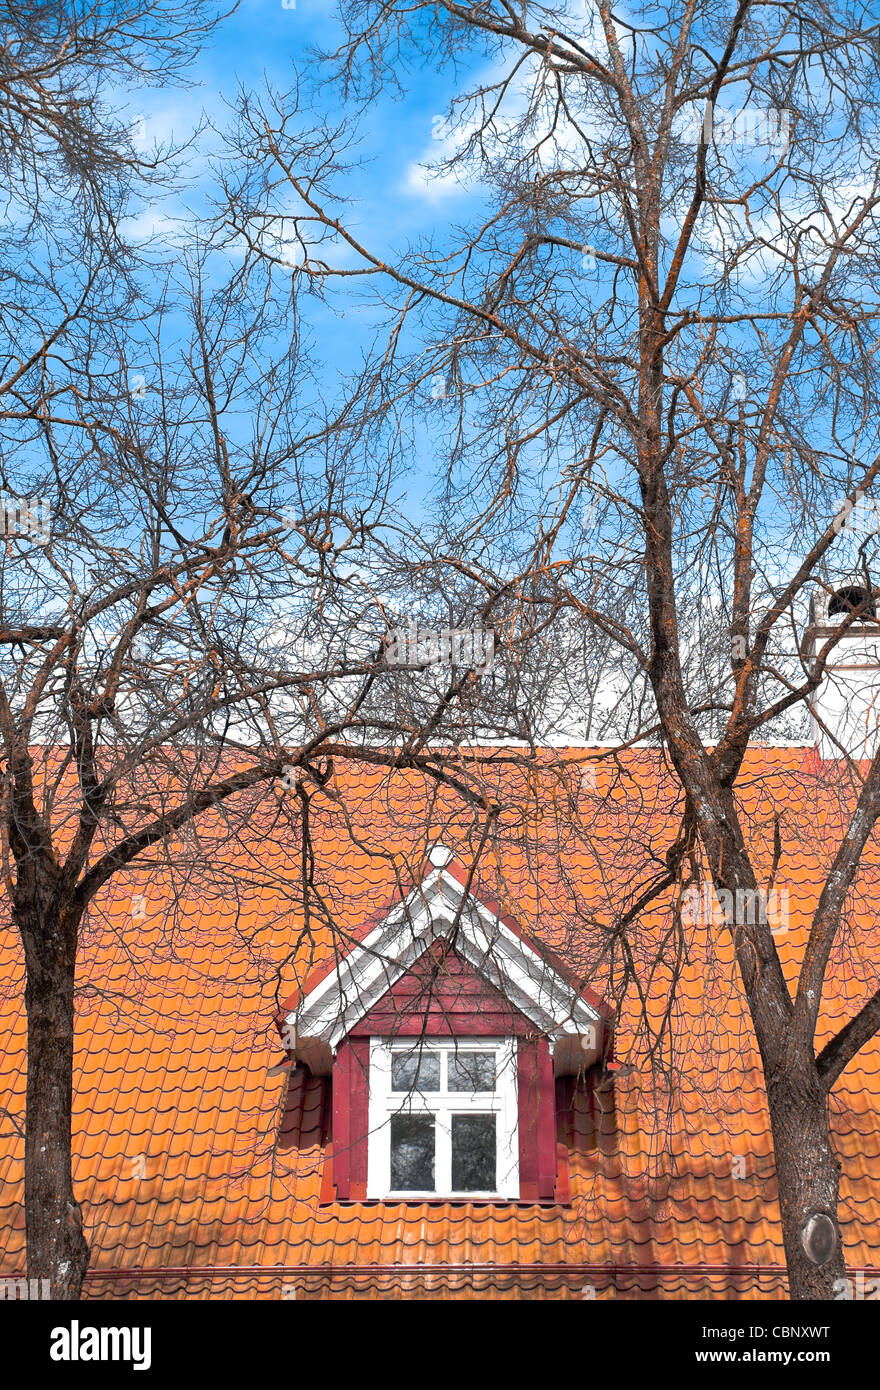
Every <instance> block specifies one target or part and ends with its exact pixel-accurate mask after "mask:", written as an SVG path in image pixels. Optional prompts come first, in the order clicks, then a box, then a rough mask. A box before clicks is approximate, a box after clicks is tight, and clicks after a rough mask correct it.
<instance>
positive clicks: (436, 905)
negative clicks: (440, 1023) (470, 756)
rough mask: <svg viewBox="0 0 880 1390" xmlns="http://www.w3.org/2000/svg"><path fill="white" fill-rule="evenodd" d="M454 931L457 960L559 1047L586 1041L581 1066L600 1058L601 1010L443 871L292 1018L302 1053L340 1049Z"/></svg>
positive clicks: (289, 1024)
mask: <svg viewBox="0 0 880 1390" xmlns="http://www.w3.org/2000/svg"><path fill="white" fill-rule="evenodd" d="M453 931H454V933H455V950H456V952H457V953H458V955H460V956H461V957H462V959H463V960H465V961H467V963H468V964H469V965H470V966H471V968H472V969H473V970H474V971H475V973H476V974H478V975H479V976H481V977H482V978H483V979H484V980H486V981H487V982H488V983H489V984H491V985H493V986H494V987H495V988H496V989H497V990H499V991H500V993H501V994H502V995H503V996H504V998H505V999H507V1000H508V1002H509V1003H510V1004H512V1005H513V1006H514V1007H515V1008H517V1009H518V1010H519V1011H520V1013H522V1014H524V1015H525V1017H526V1018H528V1019H530V1020H531V1022H533V1023H534V1024H535V1026H536V1028H537V1030H538V1031H539V1032H541V1033H545V1034H547V1035H548V1036H549V1037H550V1039H551V1042H552V1043H556V1042H559V1041H561V1040H562V1039H570V1040H571V1041H572V1042H574V1041H575V1040H577V1039H580V1045H579V1046H578V1047H577V1049H576V1053H577V1056H578V1060H579V1062H580V1064H581V1065H584V1064H586V1065H589V1064H590V1062H591V1061H593V1060H594V1059H595V1057H596V1056H597V1055H598V1054H599V1052H600V1049H601V1040H602V1019H601V1015H600V1014H599V1012H598V1010H597V1009H596V1008H594V1006H593V1005H592V1004H590V1003H588V1002H587V1000H586V999H584V998H583V997H582V996H581V995H580V994H578V992H577V990H576V989H575V988H574V987H573V986H572V984H571V983H570V982H569V981H568V980H566V979H564V977H563V976H561V975H560V974H559V973H558V972H557V971H555V970H554V969H553V968H552V966H550V965H549V964H548V963H547V961H546V960H544V958H543V957H542V956H540V955H539V954H538V952H537V951H535V950H533V948H532V947H531V946H529V945H528V944H527V943H526V942H525V941H522V940H521V939H520V938H519V937H518V936H517V935H516V934H515V933H514V932H512V931H511V930H510V928H509V927H506V926H505V925H504V923H503V922H502V921H501V919H500V918H499V917H498V916H496V915H495V914H493V913H492V912H490V911H489V910H488V909H487V908H486V907H485V906H484V905H483V904H482V903H480V902H479V901H478V900H477V899H476V898H475V897H474V896H473V895H472V894H466V893H465V891H464V888H463V887H462V885H461V884H460V883H459V882H458V881H457V879H455V878H454V877H453V876H452V874H449V873H447V872H446V870H445V868H443V867H437V868H435V869H434V870H433V871H432V872H431V873H430V874H428V876H427V878H426V879H425V880H424V882H423V883H421V884H420V885H419V886H418V887H417V888H415V889H413V891H412V892H411V893H410V895H409V897H408V898H407V899H406V901H405V902H403V903H400V904H398V906H397V907H395V908H394V909H393V910H392V911H391V912H389V914H388V916H387V917H386V918H385V919H384V920H383V921H382V922H380V923H379V925H378V926H377V927H374V928H373V930H372V931H371V932H370V933H369V935H368V936H367V937H366V938H365V939H364V940H363V941H362V942H360V943H359V944H358V945H357V946H355V947H354V948H353V949H352V950H351V952H350V953H349V954H348V955H347V956H345V957H344V958H343V959H341V960H340V961H339V962H338V963H337V965H336V967H335V969H334V970H333V971H331V972H330V973H329V974H328V975H326V976H325V977H324V979H323V980H321V981H320V982H319V983H318V984H317V985H315V987H314V989H313V990H311V991H310V993H309V994H308V995H307V996H306V997H305V998H304V999H303V1000H301V1002H300V1004H299V1005H298V1007H297V1008H296V1009H294V1010H292V1011H291V1012H290V1013H289V1014H288V1015H287V1017H286V1019H285V1025H286V1033H287V1036H288V1037H294V1036H295V1038H296V1051H297V1053H298V1054H300V1055H302V1056H303V1059H304V1060H308V1054H309V1052H312V1054H314V1052H315V1044H316V1043H323V1044H324V1046H325V1047H327V1048H330V1049H333V1050H335V1049H336V1047H337V1046H338V1045H339V1043H340V1042H341V1041H342V1039H343V1038H344V1037H345V1036H346V1035H347V1034H348V1033H350V1032H351V1030H352V1028H353V1027H354V1026H355V1024H356V1023H357V1022H358V1021H359V1020H360V1019H361V1018H363V1017H364V1015H365V1014H367V1013H369V1011H370V1010H371V1009H372V1008H373V1007H374V1005H375V1004H377V1003H378V1001H379V1000H380V999H381V998H382V996H383V995H384V994H385V993H387V991H388V990H389V989H390V988H391V987H392V986H393V985H394V984H395V983H396V982H397V981H398V980H399V979H400V977H401V976H402V975H403V974H404V973H405V972H406V971H407V970H409V969H410V968H411V967H412V966H413V965H414V964H415V962H416V961H417V960H418V959H419V957H420V956H421V955H422V954H423V953H424V951H425V950H426V949H427V947H428V946H429V945H430V944H431V942H432V941H436V940H438V939H441V938H447V939H448V938H449V937H450V936H451V935H452V933H453ZM309 1045H311V1046H309ZM568 1050H570V1047H569V1049H568ZM566 1069H568V1068H566Z"/></svg>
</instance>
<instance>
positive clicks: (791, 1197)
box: [767, 1064, 846, 1299]
mask: <svg viewBox="0 0 880 1390" xmlns="http://www.w3.org/2000/svg"><path fill="white" fill-rule="evenodd" d="M795 1068H796V1070H794V1075H785V1074H784V1073H783V1072H782V1070H781V1069H778V1070H777V1071H776V1075H775V1077H774V1076H773V1075H772V1073H768V1083H767V1099H768V1105H769V1110H770V1125H771V1129H772V1132H773V1147H774V1152H775V1156H776V1182H777V1187H778V1190H779V1214H780V1220H781V1225H782V1240H783V1244H784V1246H785V1262H786V1265H787V1267H788V1288H789V1297H790V1298H792V1299H832V1298H833V1297H834V1290H833V1285H834V1281H835V1280H836V1279H841V1278H843V1277H844V1275H845V1274H846V1265H845V1262H844V1256H843V1246H842V1242H841V1239H840V1226H839V1224H838V1215H837V1212H838V1203H839V1200H840V1163H839V1162H838V1159H837V1155H836V1154H835V1152H834V1149H833V1146H832V1143H831V1134H830V1129H829V1124H828V1098H827V1094H826V1092H825V1089H824V1087H823V1086H822V1085H821V1083H820V1081H819V1078H818V1075H815V1076H813V1075H810V1070H811V1068H809V1067H808V1068H807V1069H806V1070H805V1069H803V1068H799V1067H797V1064H795ZM812 1070H815V1068H812ZM814 1213H824V1214H825V1215H826V1216H829V1217H830V1218H831V1220H832V1221H833V1223H834V1226H835V1230H836V1232H837V1245H836V1249H835V1250H834V1253H833V1254H832V1256H831V1258H830V1259H829V1260H828V1261H827V1262H826V1263H824V1264H819V1265H817V1264H814V1262H813V1261H812V1260H811V1259H810V1257H809V1255H808V1254H807V1252H806V1250H805V1249H804V1245H803V1241H802V1232H803V1229H804V1226H805V1225H806V1222H807V1221H808V1219H809V1218H810V1216H812V1215H813V1214H814Z"/></svg>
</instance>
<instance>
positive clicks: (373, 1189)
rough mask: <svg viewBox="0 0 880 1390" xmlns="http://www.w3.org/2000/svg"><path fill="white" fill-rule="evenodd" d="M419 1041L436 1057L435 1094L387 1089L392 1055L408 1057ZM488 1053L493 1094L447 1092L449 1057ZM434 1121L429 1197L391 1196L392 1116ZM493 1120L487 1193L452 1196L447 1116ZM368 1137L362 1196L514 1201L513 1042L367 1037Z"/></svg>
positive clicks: (515, 1115) (515, 1104)
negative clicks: (491, 1180)
mask: <svg viewBox="0 0 880 1390" xmlns="http://www.w3.org/2000/svg"><path fill="white" fill-rule="evenodd" d="M420 1042H421V1044H422V1046H423V1048H424V1050H425V1051H426V1052H439V1053H440V1055H441V1061H440V1084H441V1089H440V1091H439V1092H437V1091H432V1092H427V1091H426V1092H424V1093H421V1092H419V1091H412V1092H409V1093H407V1094H405V1095H404V1094H402V1093H400V1092H393V1091H392V1090H391V1057H392V1053H393V1052H401V1051H402V1052H412V1051H414V1050H415V1049H417V1048H418V1046H419V1043H420ZM490 1051H491V1052H494V1053H495V1057H496V1063H495V1089H494V1091H492V1092H477V1093H476V1094H470V1093H468V1092H450V1091H447V1089H446V1085H447V1076H448V1067H449V1058H450V1056H455V1055H456V1054H458V1055H462V1054H466V1053H468V1052H490ZM426 1114H427V1115H433V1116H434V1134H435V1149H434V1181H435V1186H436V1191H435V1192H395V1191H394V1190H393V1189H392V1187H391V1117H392V1115H426ZM468 1114H470V1115H489V1114H492V1115H495V1117H496V1120H495V1134H496V1144H497V1147H496V1152H495V1176H496V1179H497V1183H498V1186H497V1187H496V1188H495V1190H494V1191H492V1192H456V1191H455V1190H454V1189H453V1187H452V1116H453V1115H468ZM369 1121H370V1134H369V1142H368V1150H367V1154H368V1166H367V1196H368V1197H370V1198H376V1199H382V1198H389V1199H391V1200H396V1201H420V1200H430V1199H433V1200H434V1201H442V1200H447V1199H451V1198H455V1199H458V1200H463V1201H471V1200H481V1199H484V1198H492V1197H494V1198H503V1199H504V1200H505V1201H516V1200H518V1198H519V1088H518V1086H517V1048H516V1039H515V1038H470V1037H468V1038H424V1039H419V1038H402V1037H396V1038H371V1039H370V1107H369Z"/></svg>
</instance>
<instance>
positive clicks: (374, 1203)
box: [318, 1197, 572, 1208]
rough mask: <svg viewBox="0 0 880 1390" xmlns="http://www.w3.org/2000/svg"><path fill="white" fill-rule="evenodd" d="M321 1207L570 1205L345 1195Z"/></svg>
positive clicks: (533, 1200) (543, 1200) (551, 1199)
mask: <svg viewBox="0 0 880 1390" xmlns="http://www.w3.org/2000/svg"><path fill="white" fill-rule="evenodd" d="M318 1205H319V1206H321V1207H562V1208H567V1207H570V1206H571V1205H572V1204H571V1201H567V1202H560V1201H558V1200H557V1199H556V1198H555V1197H344V1198H341V1199H337V1198H330V1199H329V1200H321V1201H320V1202H319V1203H318Z"/></svg>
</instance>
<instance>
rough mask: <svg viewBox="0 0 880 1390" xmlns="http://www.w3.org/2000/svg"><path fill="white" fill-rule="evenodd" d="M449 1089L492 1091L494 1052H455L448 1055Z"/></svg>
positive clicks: (493, 1087) (493, 1082)
mask: <svg viewBox="0 0 880 1390" xmlns="http://www.w3.org/2000/svg"><path fill="white" fill-rule="evenodd" d="M449 1089H450V1091H494V1090H495V1053H494V1052H457V1053H451V1054H450V1057H449Z"/></svg>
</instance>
